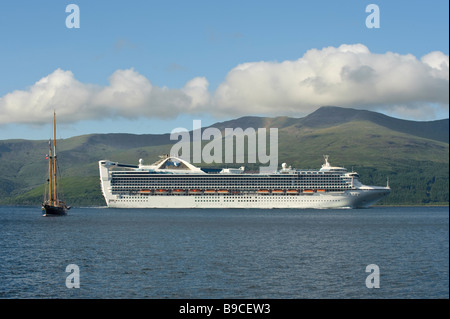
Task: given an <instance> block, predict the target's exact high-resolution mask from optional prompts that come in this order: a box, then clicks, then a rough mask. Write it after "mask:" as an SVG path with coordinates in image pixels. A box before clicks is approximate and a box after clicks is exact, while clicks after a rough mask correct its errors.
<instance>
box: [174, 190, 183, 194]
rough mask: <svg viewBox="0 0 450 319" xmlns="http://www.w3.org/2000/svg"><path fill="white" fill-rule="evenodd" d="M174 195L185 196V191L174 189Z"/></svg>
mask: <svg viewBox="0 0 450 319" xmlns="http://www.w3.org/2000/svg"><path fill="white" fill-rule="evenodd" d="M172 194H184V189H173V190H172Z"/></svg>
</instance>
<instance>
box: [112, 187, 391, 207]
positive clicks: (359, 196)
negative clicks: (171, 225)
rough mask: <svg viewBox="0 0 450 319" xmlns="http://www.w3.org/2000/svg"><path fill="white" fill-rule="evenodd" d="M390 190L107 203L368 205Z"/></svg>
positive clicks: (178, 197) (137, 199)
mask: <svg viewBox="0 0 450 319" xmlns="http://www.w3.org/2000/svg"><path fill="white" fill-rule="evenodd" d="M388 193H389V192H388V191H387V190H386V189H378V190H364V191H361V190H358V191H346V192H342V193H330V194H318V193H315V194H313V195H253V196H232V195H231V196H228V195H227V196H224V195H200V196H197V195H141V196H122V197H121V198H117V197H115V196H112V195H110V196H107V198H106V203H107V205H108V207H113V208H264V209H271V208H317V209H326V208H366V207H369V206H371V205H373V204H374V203H375V202H377V201H378V200H379V199H381V198H382V197H384V196H386V195H387V194H388ZM108 197H109V198H108Z"/></svg>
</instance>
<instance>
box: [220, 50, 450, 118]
mask: <svg viewBox="0 0 450 319" xmlns="http://www.w3.org/2000/svg"><path fill="white" fill-rule="evenodd" d="M448 86H449V57H448V55H444V54H443V53H442V52H432V53H429V54H427V55H426V56H424V57H423V58H422V59H420V60H419V59H417V58H416V57H415V56H413V55H411V54H407V55H400V54H397V53H393V52H387V53H384V54H375V53H371V52H370V51H369V49H368V48H367V47H366V46H364V45H362V44H356V45H341V46H340V47H338V48H335V47H328V48H324V49H321V50H317V49H312V50H309V51H307V52H306V53H305V55H304V56H303V57H301V58H299V59H298V60H296V61H283V62H280V63H278V62H265V61H262V62H252V63H244V64H241V65H238V66H237V67H235V68H234V69H232V70H231V71H230V72H229V73H228V75H227V77H226V79H225V81H224V82H223V83H221V84H220V85H219V87H218V88H217V90H216V92H215V96H214V98H215V103H216V106H217V111H219V112H220V111H222V112H224V113H227V112H230V110H233V111H234V112H238V113H239V112H241V111H242V110H246V111H248V112H249V113H277V112H280V111H281V112H284V113H285V114H298V113H303V114H305V113H309V112H311V111H314V110H315V109H316V108H317V107H318V106H322V105H337V106H346V107H355V108H364V109H379V110H380V109H384V110H389V109H390V110H392V111H397V112H402V113H404V112H405V111H407V112H408V113H409V114H410V115H412V114H416V115H417V116H420V115H425V114H427V111H429V108H431V105H440V107H442V108H446V109H447V110H448V103H449V91H448Z"/></svg>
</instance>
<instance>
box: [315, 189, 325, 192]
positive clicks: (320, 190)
mask: <svg viewBox="0 0 450 319" xmlns="http://www.w3.org/2000/svg"><path fill="white" fill-rule="evenodd" d="M317 192H318V193H325V190H324V189H318V190H317Z"/></svg>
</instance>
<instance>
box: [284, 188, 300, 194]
mask: <svg viewBox="0 0 450 319" xmlns="http://www.w3.org/2000/svg"><path fill="white" fill-rule="evenodd" d="M286 194H290V195H297V194H298V190H296V189H288V190H287V191H286Z"/></svg>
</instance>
